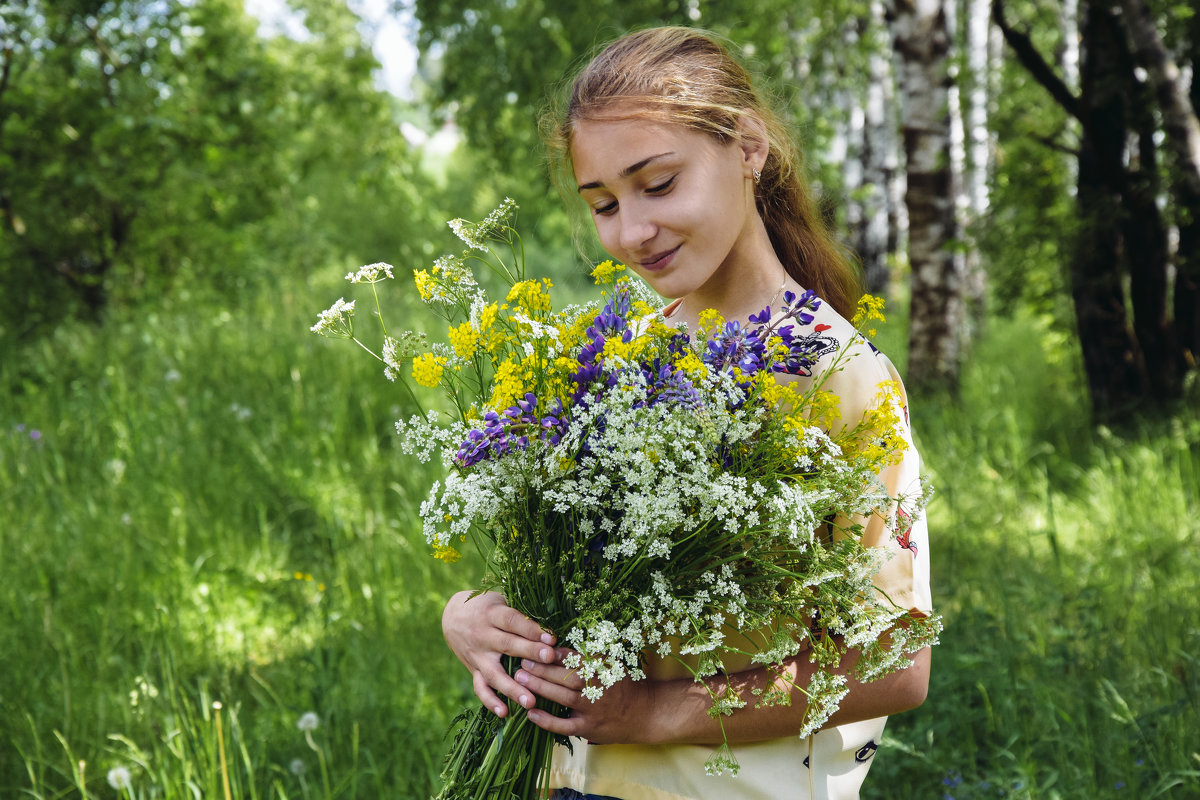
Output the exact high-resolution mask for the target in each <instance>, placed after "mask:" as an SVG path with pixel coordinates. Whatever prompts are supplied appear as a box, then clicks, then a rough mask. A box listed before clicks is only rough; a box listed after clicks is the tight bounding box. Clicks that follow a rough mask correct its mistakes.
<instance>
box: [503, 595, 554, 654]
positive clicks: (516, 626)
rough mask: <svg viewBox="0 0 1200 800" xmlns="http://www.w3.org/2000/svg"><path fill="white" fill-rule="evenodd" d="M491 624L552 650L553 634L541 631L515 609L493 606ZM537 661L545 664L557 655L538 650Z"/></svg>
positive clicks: (540, 627) (534, 623) (552, 652)
mask: <svg viewBox="0 0 1200 800" xmlns="http://www.w3.org/2000/svg"><path fill="white" fill-rule="evenodd" d="M492 615H493V616H492V624H493V625H495V626H496V627H497V628H500V629H501V630H505V631H508V632H509V633H512V634H515V635H516V636H518V637H520V638H522V639H526V640H528V641H530V642H535V643H537V644H539V645H544V646H546V647H547V648H553V647H554V644H555V641H556V640H555V638H554V634H552V633H550V632H549V631H546V630H543V629H542V626H541V625H538V624H537V623H536V622H534V621H533V620H531V619H530V618H529V617H527V616H525V615H524V614H522V613H521V612H519V611H517V610H516V609H515V608H511V607H509V606H495V607H494V608H493V609H492ZM536 657H537V658H538V659H539V660H544V661H546V662H547V663H549V662H551V661H553V660H554V659H555V658H556V657H557V654H556V653H555V652H554V650H552V649H548V650H547V651H546V652H545V653H543V652H542V651H541V649H540V648H539V650H538V655H537V656H536Z"/></svg>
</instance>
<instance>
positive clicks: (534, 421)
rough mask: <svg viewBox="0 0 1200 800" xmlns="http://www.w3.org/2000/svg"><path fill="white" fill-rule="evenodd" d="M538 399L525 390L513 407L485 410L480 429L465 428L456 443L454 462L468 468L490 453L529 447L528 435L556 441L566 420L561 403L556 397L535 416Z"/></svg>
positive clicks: (564, 427) (555, 442) (491, 455)
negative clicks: (546, 410) (544, 412)
mask: <svg viewBox="0 0 1200 800" xmlns="http://www.w3.org/2000/svg"><path fill="white" fill-rule="evenodd" d="M537 406H538V399H537V397H536V396H535V395H534V394H533V393H527V394H526V395H525V396H524V397H523V398H521V399H520V400H518V401H517V404H516V405H515V406H510V407H509V408H506V409H504V412H503V413H502V414H497V413H496V412H495V411H489V412H487V413H486V414H484V415H483V430H479V429H478V428H476V429H473V430H471V431H468V433H467V438H466V439H465V440H464V441H463V443H462V444H461V445H459V448H458V452H457V453H456V454H455V456H454V461H455V463H457V464H458V465H459V466H460V467H469V466H472V465H473V464H478V463H479V462H480V461H485V460H487V459H489V458H492V457H494V456H502V455H504V454H505V453H509V452H511V451H512V450H514V449H517V450H524V449H525V448H527V447H529V439H530V436H531V435H533V436H534V438H537V439H543V440H546V441H549V442H550V443H551V444H558V442H559V440H560V439H561V437H562V434H563V432H565V431H566V429H567V423H566V421H565V420H564V419H563V408H562V403H561V402H559V401H558V400H555V401H554V404H553V405H552V406H551V408H550V413H549V414H547V415H546V416H544V417H538V415H537Z"/></svg>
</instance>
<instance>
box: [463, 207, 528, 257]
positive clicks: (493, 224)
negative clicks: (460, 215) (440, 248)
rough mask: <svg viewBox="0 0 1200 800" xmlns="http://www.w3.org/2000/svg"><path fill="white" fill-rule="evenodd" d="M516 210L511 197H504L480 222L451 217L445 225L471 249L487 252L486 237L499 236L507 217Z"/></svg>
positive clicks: (493, 237)
mask: <svg viewBox="0 0 1200 800" xmlns="http://www.w3.org/2000/svg"><path fill="white" fill-rule="evenodd" d="M516 210H517V204H516V203H515V202H514V201H513V199H512V198H511V197H506V198H504V200H503V201H501V203H500V205H498V206H497V207H496V208H495V209H493V210H492V212H491V213H490V214H488V215H487V216H486V217H484V219H483V221H482V222H468V221H467V220H465V219H452V220H450V221H449V222H448V223H446V224H447V225H449V226H450V230H451V231H453V232H454V235H455V236H457V237H458V238H459V239H461V240H462V242H463V244H465V245H466V246H467V247H469V248H471V249H472V250H480V251H482V252H485V253H486V252H487V250H488V245H487V240H488V239H495V238H499V237H500V234H501V233H502V232H503V230H504V227H505V224H506V223H507V222H508V219H509V217H511V216H512V214H513V212H515V211H516Z"/></svg>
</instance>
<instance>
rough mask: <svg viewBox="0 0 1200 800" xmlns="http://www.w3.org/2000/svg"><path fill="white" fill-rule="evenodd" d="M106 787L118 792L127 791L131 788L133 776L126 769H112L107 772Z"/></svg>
mask: <svg viewBox="0 0 1200 800" xmlns="http://www.w3.org/2000/svg"><path fill="white" fill-rule="evenodd" d="M108 785H109V786H111V787H112V788H114V789H116V790H117V791H118V792H122V791H128V790H129V789H130V788H131V787H132V786H133V776H132V775H130V774H129V769H128V768H127V767H113V768H112V769H110V770H109V771H108Z"/></svg>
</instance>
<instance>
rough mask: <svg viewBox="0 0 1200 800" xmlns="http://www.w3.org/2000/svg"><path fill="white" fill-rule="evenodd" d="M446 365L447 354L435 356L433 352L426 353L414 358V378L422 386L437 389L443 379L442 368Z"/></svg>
mask: <svg viewBox="0 0 1200 800" xmlns="http://www.w3.org/2000/svg"><path fill="white" fill-rule="evenodd" d="M444 366H446V358H445V356H435V355H434V354H433V353H425V354H423V355H421V356H419V357H417V358H414V359H413V366H412V375H413V380H415V381H416V382H417V383H419V384H420V385H421V386H425V387H427V388H430V389H435V388H437V385H438V383H440V382H441V380H442V368H443V367H444Z"/></svg>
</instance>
